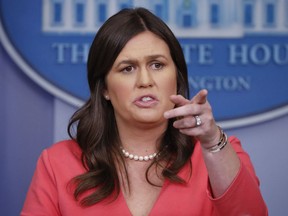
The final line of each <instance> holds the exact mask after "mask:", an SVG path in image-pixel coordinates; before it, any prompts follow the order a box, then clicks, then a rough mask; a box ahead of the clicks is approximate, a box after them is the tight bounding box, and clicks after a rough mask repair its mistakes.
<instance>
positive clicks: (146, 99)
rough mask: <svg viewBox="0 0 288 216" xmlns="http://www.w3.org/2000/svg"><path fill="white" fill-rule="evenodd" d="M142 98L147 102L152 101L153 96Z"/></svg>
mask: <svg viewBox="0 0 288 216" xmlns="http://www.w3.org/2000/svg"><path fill="white" fill-rule="evenodd" d="M141 100H142V101H144V102H146V101H151V100H152V98H151V97H143V98H142V99H141Z"/></svg>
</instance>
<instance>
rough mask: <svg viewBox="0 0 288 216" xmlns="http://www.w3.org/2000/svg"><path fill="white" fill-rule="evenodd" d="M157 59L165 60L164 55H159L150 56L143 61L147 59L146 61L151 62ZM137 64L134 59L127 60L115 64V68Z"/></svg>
mask: <svg viewBox="0 0 288 216" xmlns="http://www.w3.org/2000/svg"><path fill="white" fill-rule="evenodd" d="M157 58H164V59H165V60H167V57H166V56H164V55H161V54H159V55H158V54H157V55H150V56H146V57H145V59H147V60H148V61H149V60H153V59H157ZM136 62H137V60H136V59H134V58H131V59H128V60H122V61H120V62H119V63H117V65H116V67H119V66H120V65H121V64H131V63H132V64H133V63H134V64H135V63H136Z"/></svg>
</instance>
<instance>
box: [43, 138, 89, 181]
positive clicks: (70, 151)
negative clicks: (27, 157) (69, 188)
mask: <svg viewBox="0 0 288 216" xmlns="http://www.w3.org/2000/svg"><path fill="white" fill-rule="evenodd" d="M38 165H40V166H39V167H40V168H41V167H42V168H43V166H44V167H45V169H44V170H46V171H47V172H49V173H51V176H53V178H55V179H61V180H60V181H63V180H65V182H66V181H67V182H68V180H70V179H72V178H73V177H75V176H77V175H79V174H81V173H83V172H85V168H84V166H83V163H82V151H81V149H80V147H79V145H78V144H77V143H76V142H75V141H73V140H63V141H60V142H57V143H55V144H53V145H52V146H50V147H49V148H47V149H44V150H43V152H42V154H41V156H40V160H39V164H38Z"/></svg>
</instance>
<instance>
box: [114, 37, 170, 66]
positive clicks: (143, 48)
mask: <svg viewBox="0 0 288 216" xmlns="http://www.w3.org/2000/svg"><path fill="white" fill-rule="evenodd" d="M145 55H163V56H166V57H169V58H171V56H170V50H169V47H168V45H167V44H166V42H165V41H164V40H163V39H161V38H160V37H159V36H157V35H155V34H154V33H152V32H150V31H145V32H142V33H140V34H138V35H136V36H134V37H133V38H131V39H130V40H129V41H128V42H127V44H126V45H125V46H124V48H123V49H122V51H121V52H120V53H119V55H118V58H117V59H116V61H117V60H118V59H119V58H121V57H122V58H123V57H124V58H125V57H127V58H129V57H133V58H135V57H141V56H145Z"/></svg>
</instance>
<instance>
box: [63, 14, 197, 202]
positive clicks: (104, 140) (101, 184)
mask: <svg viewBox="0 0 288 216" xmlns="http://www.w3.org/2000/svg"><path fill="white" fill-rule="evenodd" d="M144 31H150V32H152V33H154V34H155V35H157V36H158V37H160V38H161V39H162V40H163V41H165V42H166V44H167V45H168V47H169V49H170V54H171V56H172V59H173V61H174V63H175V65H176V68H177V94H180V95H183V96H185V97H189V89H188V78H187V66H186V62H185V59H184V55H183V52H182V48H181V46H180V44H179V42H178V40H177V39H176V37H175V36H174V34H173V33H172V31H171V30H170V29H169V27H168V26H167V25H166V24H165V23H164V22H163V21H162V20H161V19H160V18H158V17H157V16H155V15H154V14H153V13H151V12H150V11H148V10H147V9H144V8H135V9H123V10H121V11H120V12H118V13H117V14H115V15H113V16H112V17H110V18H109V19H108V20H107V21H106V22H105V23H104V24H103V26H102V27H101V28H100V29H99V31H98V33H97V34H96V36H95V38H94V40H93V43H92V45H91V48H90V51H89V56H88V63H87V71H88V83H89V89H90V97H89V99H88V100H87V102H86V103H85V104H84V105H83V106H82V107H81V108H80V109H79V110H77V111H76V112H75V113H74V115H73V116H72V117H71V119H70V122H69V125H68V133H69V136H70V137H71V139H73V140H75V141H76V142H77V143H78V145H79V146H80V148H81V149H82V163H83V166H85V168H86V170H87V172H86V173H84V174H82V175H79V176H76V177H75V178H73V180H72V181H73V182H74V183H75V185H76V186H75V190H74V197H75V199H76V200H80V203H81V205H83V206H91V205H93V204H96V203H98V202H100V201H103V200H105V199H108V198H113V199H112V201H113V200H114V199H116V198H117V196H118V195H119V192H120V181H119V180H120V178H121V177H123V176H124V177H125V178H126V180H127V182H128V184H129V179H128V174H127V170H126V167H125V161H124V158H123V155H122V154H121V152H120V151H121V150H120V145H121V140H120V138H119V134H118V129H117V125H116V120H115V115H114V109H113V106H112V104H111V102H110V101H107V100H105V99H104V97H103V93H104V90H105V88H106V84H105V78H106V76H107V74H108V72H109V71H110V69H111V67H112V65H113V63H114V61H115V59H116V58H117V56H118V55H119V53H120V52H121V50H122V49H123V48H124V46H125V45H126V43H127V42H128V41H129V40H130V39H131V38H132V37H134V36H136V35H138V34H140V33H141V32H144ZM174 120H175V119H170V120H168V126H167V129H166V131H165V132H164V134H161V135H160V137H159V146H158V148H159V149H158V150H159V151H161V154H160V156H159V157H157V159H155V160H154V161H153V162H152V164H151V165H150V166H149V168H148V169H147V171H146V179H147V181H148V182H149V183H150V184H152V185H153V182H151V181H150V180H149V178H148V175H147V173H148V171H149V169H150V168H151V167H152V166H153V165H156V166H161V169H162V176H163V177H164V178H166V179H168V180H170V181H171V182H175V183H183V184H184V183H185V180H183V179H181V178H180V177H179V176H178V175H177V174H178V172H179V171H180V170H181V168H182V167H183V166H184V165H185V164H186V163H189V165H190V170H191V167H192V166H191V160H190V157H191V155H192V153H193V150H194V143H195V142H194V139H192V138H191V137H188V136H186V135H183V134H181V133H180V132H179V131H178V130H177V129H175V128H174V127H173V126H172V123H173V121H174ZM75 129H76V130H75ZM163 164H165V165H164V166H163ZM119 167H122V168H123V169H121V170H122V172H124V174H123V173H122V174H121V175H122V176H119V175H118V174H119V170H118V169H119ZM191 171H192V170H191ZM190 174H191V172H190Z"/></svg>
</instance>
